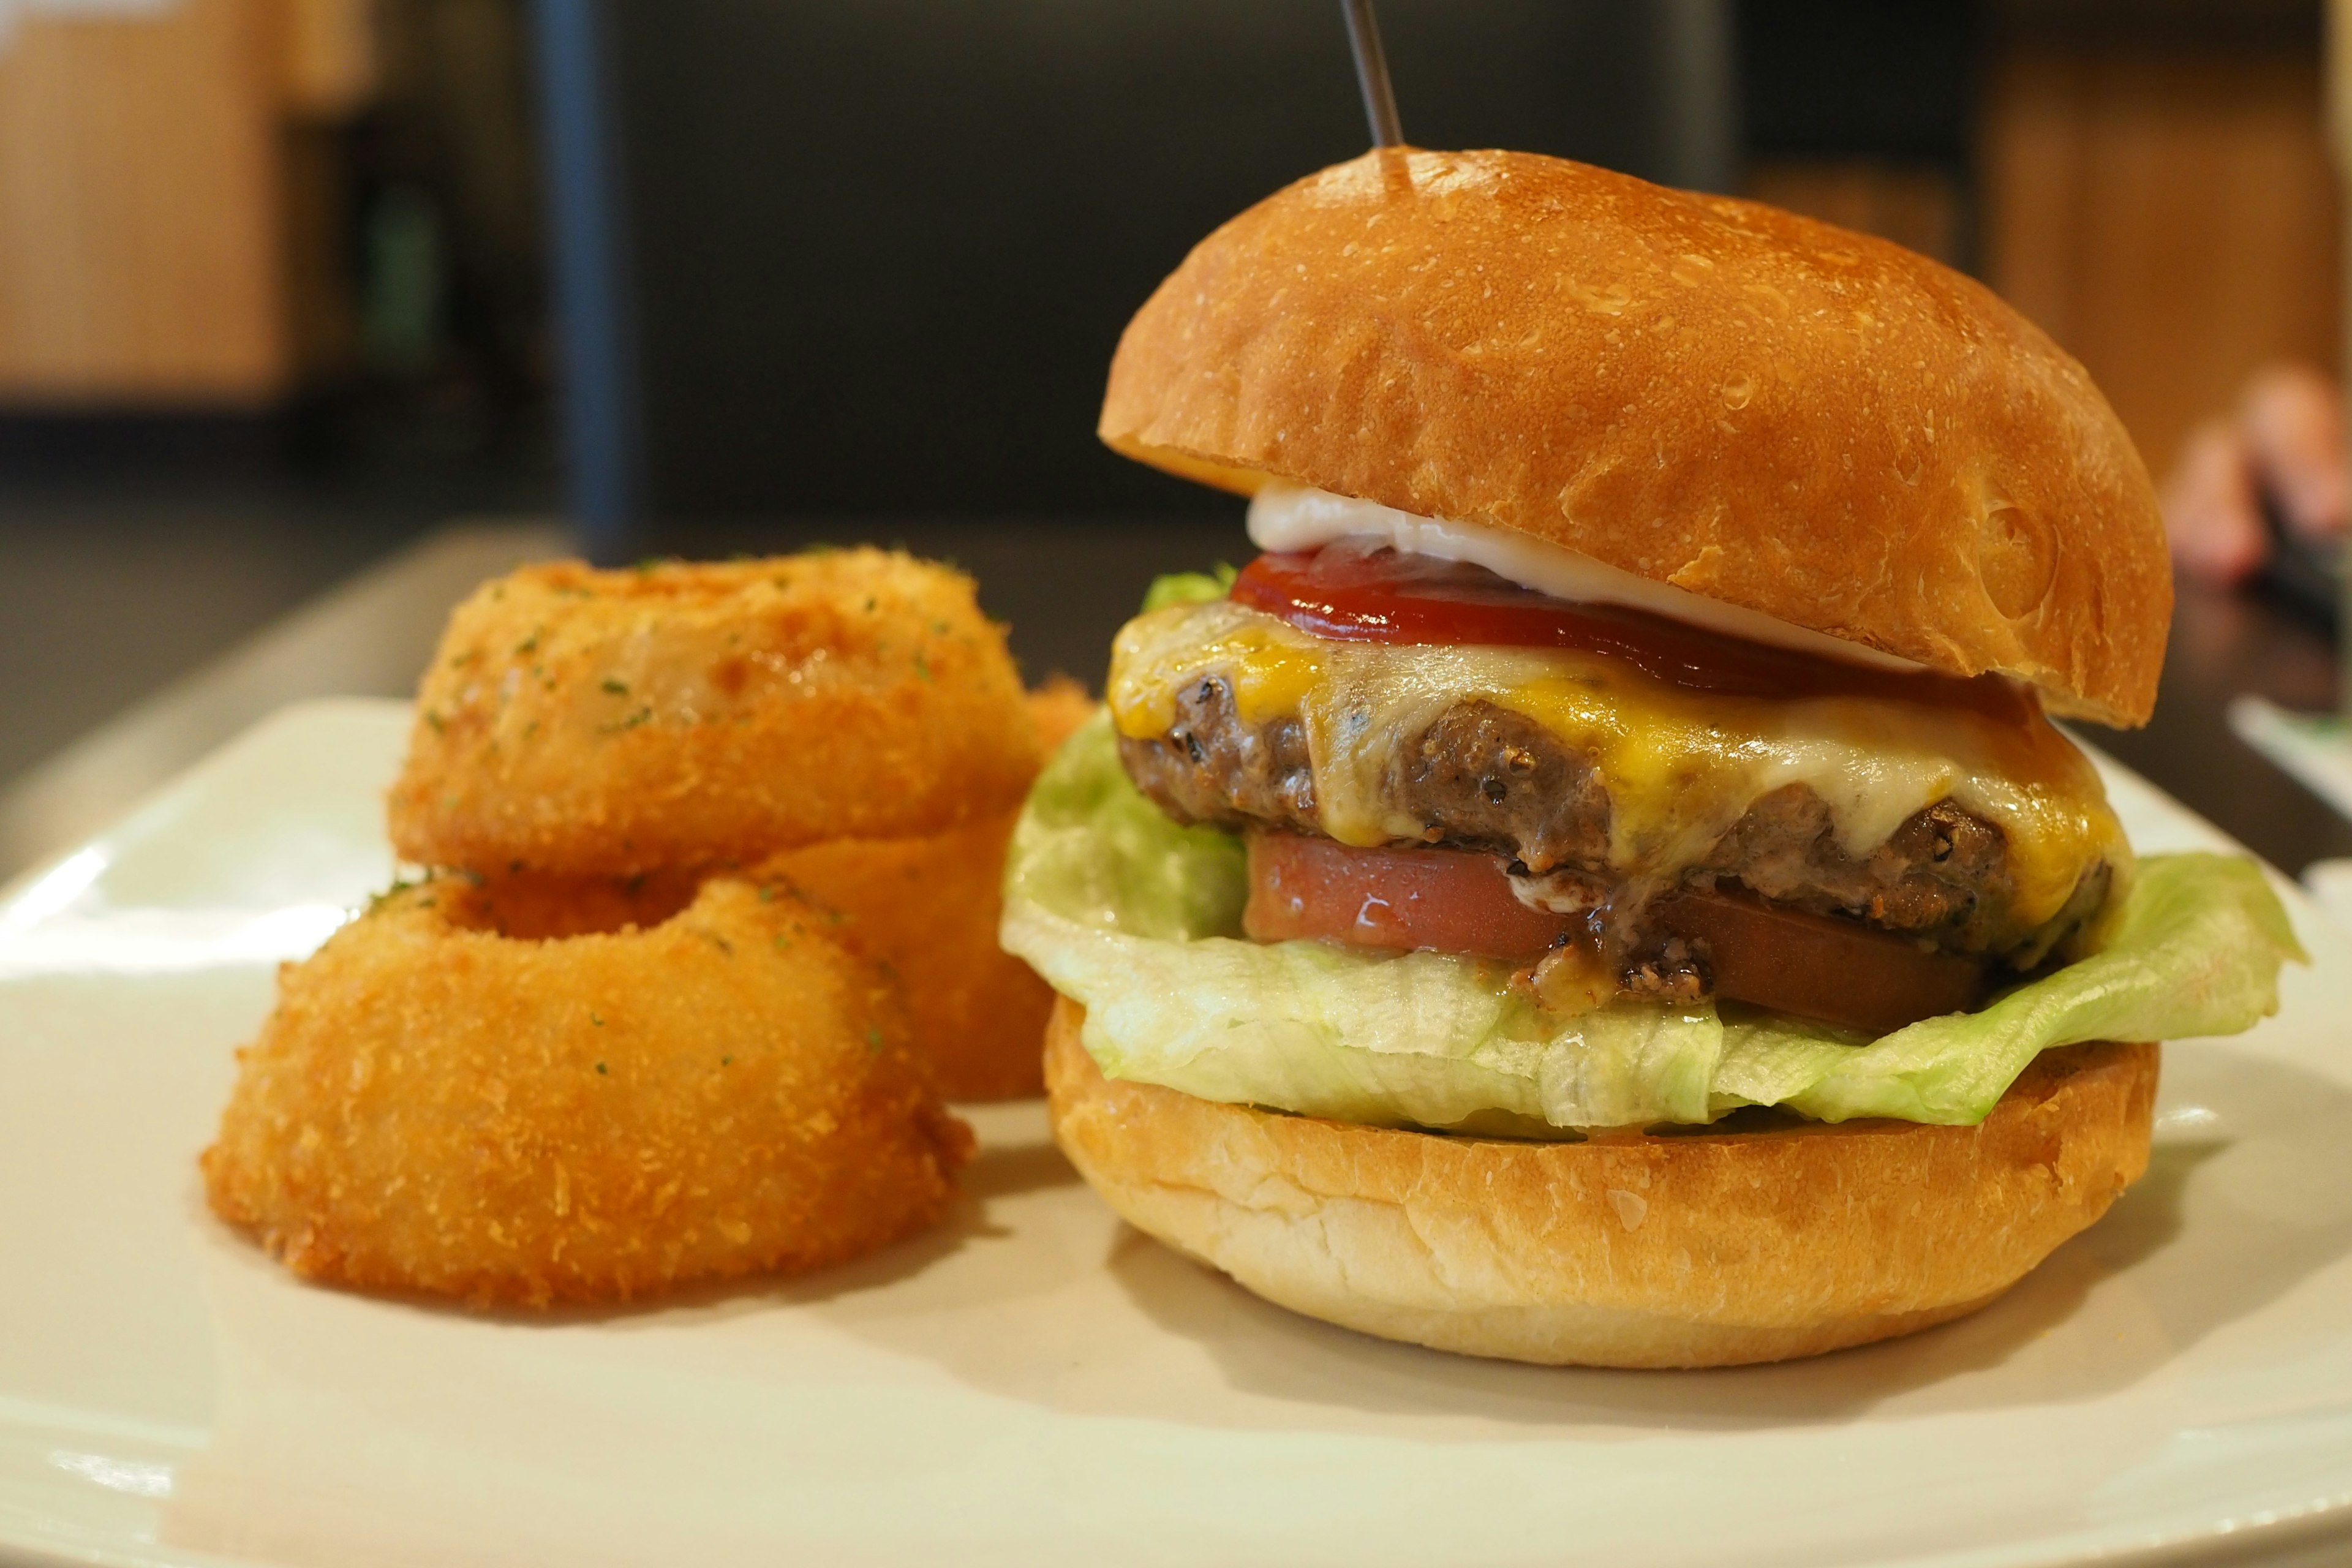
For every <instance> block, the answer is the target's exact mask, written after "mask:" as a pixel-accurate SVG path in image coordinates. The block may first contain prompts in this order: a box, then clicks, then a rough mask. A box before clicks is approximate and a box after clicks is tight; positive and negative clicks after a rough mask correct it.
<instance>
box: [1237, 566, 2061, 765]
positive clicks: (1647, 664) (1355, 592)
mask: <svg viewBox="0 0 2352 1568" xmlns="http://www.w3.org/2000/svg"><path fill="white" fill-rule="evenodd" d="M1233 597H1234V603H1236V604H1241V605H1248V606H1249V607H1250V608H1251V609H1254V610H1262V611H1264V612H1265V614H1267V615H1270V616H1280V617H1281V618H1282V619H1284V620H1286V621H1288V622H1289V623H1290V624H1291V625H1293V626H1297V627H1298V628H1299V629H1300V630H1301V631H1305V632H1310V633H1312V634H1313V635H1315V636H1317V637H1330V638H1333V639H1335V640H1338V641H1342V642H1382V643H1424V644H1441V645H1454V644H1463V643H1475V644H1486V645H1490V646H1496V647H1559V648H1578V649H1581V650H1583V651H1586V652H1590V653H1599V654H1604V655H1607V656H1609V657H1611V658H1621V659H1623V660H1624V661H1625V662H1626V663H1628V664H1630V665H1633V667H1634V668H1637V669H1640V670H1642V671H1643V673H1645V674H1647V675H1649V676H1650V677H1651V678H1653V679H1657V680H1663V681H1666V682H1668V683H1670V684H1672V685H1675V686H1680V687H1685V688H1686V689H1692V690H1698V691H1717V692H1723V693H1725V694H1727V695H1733V696H1745V697H1773V698H1792V697H1818V696H1867V697H1882V698H1889V699H1892V700H1896V701H1906V702H1927V703H1942V704H1949V705H1958V706H1963V707H1969V708H1973V709H1976V710H1979V711H1981V712H1985V713H1989V714H1991V715H1992V716H1994V717H1996V718H2001V719H2006V720H2008V721H2011V722H2015V723H2023V722H2025V721H2026V720H2027V719H2028V718H2030V717H2031V713H2032V710H2031V707H2030V706H2029V704H2030V702H2031V699H2030V698H2028V697H2027V696H2025V695H2024V694H2023V693H2022V692H2021V690H2019V689H2017V688H2016V687H2013V686H2011V684H2010V683H2009V682H2007V681H2005V680H2002V679H2000V678H1998V677H1996V676H1979V677H1978V678H1977V679H1973V680H1960V679H1955V678H1953V677H1951V676H1948V675H1936V674H1930V673H1927V672H1922V673H1919V674H1916V675H1912V674H1905V673H1902V672H1900V671H1896V670H1887V669H1874V668H1869V667H1867V666H1864V665H1859V664H1848V663H1845V662H1843V661H1842V660H1838V659H1830V658H1814V657H1812V656H1811V655H1810V654H1802V653H1797V652H1794V651H1792V650H1790V649H1788V648H1779V647H1769V646H1767V645H1765V644H1763V643H1752V642H1747V641H1744V640H1742V639H1740V638H1738V637H1725V636H1722V635H1721V634H1719V633H1717V632H1710V631H1703V630H1701V629H1700V628H1698V627H1696V626H1686V625H1685V624H1684V623H1682V622H1680V621H1674V620H1668V619H1667V618H1666V617H1664V616H1653V615H1650V614H1647V613H1646V612H1644V611H1641V610H1631V609H1627V608H1625V607H1624V606H1622V605H1601V604H1575V603H1571V602H1570V601H1568V600H1566V599H1555V598H1552V597H1550V596H1549V595H1543V594H1538V593H1537V592H1536V591H1535V590H1533V589H1531V588H1522V587H1520V586H1519V585H1518V584H1516V583H1512V582H1509V581H1508V580H1507V579H1505V578H1502V577H1499V576H1497V575H1496V574H1494V573H1492V572H1489V571H1487V570H1486V568H1485V567H1483V566H1474V565H1471V564H1470V563H1467V562H1461V561H1441V560H1438V559H1437V558H1435V557H1433V556H1428V555H1414V554H1410V553H1407V552H1402V551H1398V550H1396V549H1394V548H1392V547H1391V546H1389V545H1385V544H1380V543H1378V542H1374V541H1370V540H1357V539H1343V540H1339V541H1337V542H1333V543H1330V544H1327V545H1325V546H1324V547H1323V548H1322V549H1320V550H1314V551H1302V552H1289V553H1283V554H1267V555H1261V556H1259V557H1258V558H1257V559H1256V560H1255V561H1253V562H1251V563H1249V564H1248V565H1247V566H1245V567H1244V568H1243V569H1242V573H1241V576H1240V577H1239V579H1238V580H1236V581H1235V582H1234V587H1233Z"/></svg>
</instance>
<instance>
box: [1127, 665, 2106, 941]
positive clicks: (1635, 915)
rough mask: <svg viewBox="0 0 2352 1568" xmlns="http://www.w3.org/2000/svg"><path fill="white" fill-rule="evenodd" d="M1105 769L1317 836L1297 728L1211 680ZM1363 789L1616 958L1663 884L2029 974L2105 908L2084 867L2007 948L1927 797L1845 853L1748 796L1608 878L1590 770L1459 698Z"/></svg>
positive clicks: (1190, 818) (2000, 892)
mask: <svg viewBox="0 0 2352 1568" xmlns="http://www.w3.org/2000/svg"><path fill="white" fill-rule="evenodd" d="M1119 755H1120V759H1121V761H1122V762H1123V763H1125V765H1126V767H1127V771H1128V773H1129V776H1130V777H1131V778H1133V779H1134V781H1135V783H1136V785H1137V787H1138V788H1139V789H1141V790H1142V791H1143V793H1144V794H1145V795H1149V796H1150V798H1151V799H1152V800H1153V801H1155V802H1156V803H1158V805H1160V808H1161V809H1162V810H1163V811H1166V812H1167V813H1168V814H1169V815H1170V816H1172V817H1174V818H1176V819H1177V820H1178V821H1181V822H1185V823H1205V824H1209V825H1211V826H1218V827H1223V828H1226V829H1229V830H1240V829H1243V828H1246V827H1252V826H1260V827H1276V828H1286V829H1290V830H1292V831H1296V832H1303V833H1318V832H1320V831H1321V830H1322V821H1321V817H1320V815H1319V813H1318V808H1317V802H1316V797H1315V777H1314V771H1313V768H1312V767H1311V765H1310V763H1309V761H1308V757H1307V735H1306V731H1305V730H1304V728H1303V727H1302V726H1301V725H1300V723H1299V722H1298V721H1297V719H1295V718H1289V719H1280V720H1276V721H1270V722H1266V723H1263V724H1255V725H1253V724H1249V723H1246V722H1244V721H1243V720H1242V719H1241V717H1240V715H1239V714H1238V712H1237V711H1236V710H1235V709H1234V701H1233V696H1232V691H1231V689H1230V688H1229V687H1228V686H1227V685H1226V683H1225V682H1224V681H1223V680H1222V679H1218V678H1215V677H1209V678H1205V679H1202V680H1199V681H1197V682H1195V683H1193V684H1192V686H1190V687H1188V688H1187V689H1185V690H1184V692H1183V693H1182V694H1181V697H1180V698H1179V699H1178V702H1177V712H1176V720H1175V722H1174V723H1173V724H1171V726H1170V727H1169V729H1168V731H1166V733H1165V734H1163V735H1160V736H1157V737H1154V738H1151V739H1148V740H1137V739H1134V738H1131V737H1126V736H1122V737H1121V738H1120V740H1119ZM1381 787H1382V789H1383V790H1384V791H1385V792H1386V796H1387V804H1388V805H1390V806H1391V808H1392V809H1393V810H1394V811H1396V812H1398V813H1399V814H1402V815H1404V816H1410V817H1411V818H1412V819H1413V820H1414V821H1417V822H1420V823H1422V824H1423V835H1422V837H1423V840H1424V841H1425V842H1428V843H1432V844H1444V845H1449V846H1454V847H1464V848H1478V849H1486V850H1489V851H1491V852H1493V853H1496V854H1498V855H1504V856H1508V857H1510V858H1512V859H1513V861H1514V862H1515V864H1514V866H1513V868H1512V870H1513V875H1514V877H1515V879H1517V880H1518V882H1519V885H1520V888H1521V896H1522V897H1523V898H1528V899H1529V900H1531V901H1539V902H1541V903H1544V904H1545V905H1547V906H1548V907H1551V908H1555V909H1559V910H1597V911H1599V912H1600V913H1601V916H1602V919H1603V921H1604V922H1605V924H1606V925H1607V926H1608V927H1609V928H1611V934H1612V940H1611V941H1610V942H1609V946H1611V947H1612V948H1613V949H1615V950H1616V952H1619V953H1621V954H1627V955H1633V954H1637V953H1639V952H1641V951H1642V950H1643V948H1644V947H1645V945H1653V944H1650V943H1648V942H1646V935H1645V928H1646V924H1647V921H1646V920H1645V914H1646V911H1647V909H1648V907H1649V905H1650V904H1651V903H1653V902H1654V900H1657V899H1658V898H1660V897H1662V896H1664V895H1665V894H1667V893H1670V892H1673V891H1675V890H1676V889H1679V888H1692V887H1702V888H1713V887H1736V888H1741V889H1747V890H1748V891H1750V892H1752V893H1755V894H1757V895H1759V896H1760V897H1762V898H1764V899H1766V900H1770V901H1772V902H1774V903H1777V904H1782V905H1786V906H1789V907H1791V908H1795V909H1800V910H1807V911H1809V912H1811V913H1815V914H1824V915H1837V916H1843V917H1846V918H1850V919H1853V920H1858V921H1863V922H1864V923H1866V924H1868V925H1871V926H1874V927H1876V928H1878V929H1880V930H1884V931H1899V932H1902V933H1905V934H1906V935H1911V936H1916V937H1919V938H1921V939H1924V940H1927V941H1929V942H1933V943H1934V944H1935V945H1936V946H1937V947H1939V948H1944V949H1948V950H1951V951H1957V952H1973V953H1984V952H1989V951H1990V952H2000V954H2001V955H2002V956H2006V957H2008V958H2009V959H2010V960H2011V962H2012V963H2018V964H2020V965H2031V964H2032V963H2038V962H2040V960H2041V959H2042V956H2043V955H2044V954H2045V953H2047V952H2048V951H2049V949H2050V948H2051V946H2053V944H2054V943H2055V942H2057V941H2058V940H2060V939H2061V938H2062V937H2063V935H2064V934H2065V933H2066V931H2070V930H2071V929H2073V927H2074V926H2075V925H2077V924H2079V923H2080V922H2081V921H2083V920H2084V919H2086V918H2087V917H2088V916H2089V914H2090V913H2091V912H2092V911H2093V910H2096V909H2097V908H2098V905H2099V903H2100V901H2101V900H2102V899H2103V898H2104V897H2105V888H2106V879H2107V868H2106V867H2105V866H2104V865H2102V866H2100V867H2097V868H2095V869H2094V870H2093V871H2092V872H2091V873H2090V874H2088V875H2086V876H2085V877H2084V879H2083V885H2081V886H2079V887H2077V889H2075V896H2074V898H2073V899H2072V900H2070V901H2069V903H2068V905H2067V908H2066V910H2064V911H2063V912H2062V913H2061V914H2060V916H2059V917H2058V918H2057V919H2056V920H2055V921H2051V922H2048V923H2046V924H2045V925H2043V926H2042V928H2041V929H2040V930H2038V931H2034V932H2032V933H2031V934H2030V935H2028V936H2027V937H2025V938H2024V939H2023V940H2020V938H2019V936H2018V934H2017V932H2016V930H2015V925H2014V922H2013V921H2011V920H2010V919H2009V918H2008V910H2009V906H2010V904H2011V900H2013V899H2014V897H2015V892H2016V888H2015V881H2014V878H2013V877H2012V875H2011V868H2010V866H2009V845H2008V840H2007V838H2006V837H2005V836H2004V835H2003V834H2002V832H2001V830H2000V828H1999V827H1998V826H1995V825H1993V824H1992V823H1990V822H1987V821H1986V820H1985V819H1984V818H1982V817H1980V816H1976V815H1974V814H1973V813H1970V812H1969V811H1967V810H1964V809H1963V808H1961V807H1960V806H1959V805H1956V804H1954V803H1953V802H1952V801H1950V800H1948V799H1947V800H1941V801H1937V803H1936V804H1934V805H1930V806H1928V807H1927V809H1926V810H1924V811H1919V812H1916V813H1914V814H1913V815H1912V816H1910V817H1909V818H1908V819H1907V820H1906V821H1905V822H1904V823H1903V824H1902V826H1899V827H1897V828H1896V829H1895V832H1894V833H1893V834H1891V835H1890V836H1889V837H1887V839H1886V841H1885V843H1884V844H1882V845H1880V846H1879V847H1876V848H1875V849H1873V850H1871V851H1870V852H1869V853H1867V854H1865V855H1862V856H1859V857H1857V856H1853V855H1849V854H1848V853H1847V852H1846V851H1845V849H1844V847H1843V846H1842V845H1840V844H1839V842H1838V838H1837V835H1836V834H1835V832H1834V831H1832V822H1831V817H1830V808H1829V804H1828V802H1826V801H1824V800H1822V797H1821V796H1820V795H1816V794H1815V793H1814V792H1813V791H1812V790H1811V788H1810V787H1809V786H1807V785H1804V784H1790V785H1788V786H1786V787H1784V788H1781V789H1779V790H1775V791H1773V792H1772V793H1771V794H1769V795H1764V796H1762V797H1761V798H1759V800H1757V801H1756V802H1755V803H1754V804H1753V805H1750V806H1749V807H1748V811H1747V813H1746V814H1745V815H1744V816H1741V817H1740V818H1739V819H1738V821H1737V822H1736V823H1734V824H1733V825H1732V826H1731V827H1730V828H1729V830H1728V831H1727V832H1726V833H1725V834H1724V835H1723V837H1721V838H1720V839H1718V840H1717V843H1716V844H1715V846H1714V847H1713V849H1712V850H1711V851H1710V852H1709V853H1708V854H1707V855H1706V857H1705V858H1703V859H1702V860H1700V861H1699V862H1698V863H1696V864H1695V865H1693V866H1691V867H1689V868H1686V869H1685V870H1684V871H1683V872H1682V873H1681V874H1680V876H1679V877H1675V878H1670V879H1649V880H1647V881H1643V882H1641V883H1638V884H1636V883H1627V882H1623V881H1621V880H1619V879H1617V876H1616V874H1615V873H1614V872H1612V870H1611V869H1610V866H1609V821H1610V802H1609V792H1608V789H1607V787H1606V786H1605V784H1603V782H1602V781H1601V777H1600V776H1599V774H1598V773H1596V772H1595V770H1594V768H1593V766H1592V760H1591V757H1589V756H1587V755H1585V754H1584V753H1583V752H1580V751H1578V750H1576V749H1575V748H1572V747H1570V746H1568V745H1565V744H1564V743H1562V742H1560V741H1559V739H1558V738H1557V737H1555V736H1554V735H1552V734H1551V733H1550V732H1549V731H1547V730H1545V729H1544V728H1543V727H1542V726H1541V725H1539V724H1537V723H1536V722H1535V721H1532V720H1529V719H1528V718H1526V717H1524V716H1522V715H1520V714H1517V713H1515V712H1512V711H1511V710H1507V709H1505V708H1502V707H1499V706H1497V705H1496V704H1494V703H1491V702H1485V701H1479V700H1467V701H1463V702H1459V703H1456V704H1454V706H1452V707H1450V708H1448V709H1446V710H1444V712H1442V713H1441V714H1440V715H1439V716H1438V717H1437V719H1436V720H1435V721H1433V722H1432V723H1431V724H1430V725H1429V727H1428V728H1427V729H1426V730H1424V731H1423V732H1422V733H1421V734H1420V735H1418V736H1415V737H1412V738H1411V739H1410V740H1408V741H1407V742H1405V743H1404V744H1403V745H1402V746H1400V747H1399V748H1398V749H1397V751H1396V752H1395V753H1394V754H1393V755H1392V757H1391V760H1390V763H1389V766H1388V769H1387V772H1386V773H1385V776H1384V777H1383V779H1382V780H1381Z"/></svg>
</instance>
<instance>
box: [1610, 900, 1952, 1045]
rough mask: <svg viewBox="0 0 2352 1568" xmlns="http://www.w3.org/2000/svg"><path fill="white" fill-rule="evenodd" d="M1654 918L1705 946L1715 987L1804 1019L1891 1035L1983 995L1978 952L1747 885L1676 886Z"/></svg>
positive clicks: (1722, 992) (1719, 991)
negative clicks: (1739, 888) (1776, 899)
mask: <svg viewBox="0 0 2352 1568" xmlns="http://www.w3.org/2000/svg"><path fill="white" fill-rule="evenodd" d="M1652 919H1653V920H1654V921H1655V922H1656V925H1657V928H1658V929H1659V930H1661V931H1670V932H1672V933H1673V934H1675V936H1679V937H1683V938H1685V939H1686V940H1695V941H1696V942H1704V943H1705V944H1706V962H1707V968H1708V971H1709V973H1710V974H1711V975H1712V977H1713V979H1714V981H1715V994H1717V995H1718V996H1728V997H1730V998H1731V999H1732V1000H1733V1001H1735V1002H1752V1003H1754V1004H1756V1005H1758V1006H1759V1007H1769V1008H1771V1009H1772V1010H1773V1011H1775V1012H1779V1013H1791V1014H1794V1015H1795V1016H1798V1017H1801V1018H1818V1019H1820V1020H1821V1021H1822V1022H1823V1023H1825V1024H1836V1025H1840V1026H1843V1027H1845V1028H1849V1029H1861V1030H1863V1031H1864V1032H1866V1033H1868V1034H1872V1035H1885V1034H1892V1033H1893V1032H1894V1031H1895V1030H1896V1029H1899V1028H1901V1027H1903V1026H1905V1025H1906V1024H1916V1023H1917V1022H1918V1021H1919V1020H1920V1019H1922V1018H1933V1017H1936V1016H1938V1015H1940V1014H1944V1013H1965V1012H1967V1011H1969V1009H1971V1008H1973V1007H1974V1006H1976V1005H1977V1004H1978V1003H1979V1002H1981V1001H1982V1000H1983V999H1984V988H1985V985H1984V963H1983V961H1982V960H1980V959H1975V958H1970V957H1968V956H1966V955H1965V954H1961V953H1956V952H1933V951H1923V950H1922V949H1921V948H1920V946H1919V945H1918V943H1917V942H1916V941H1914V940H1913V939H1911V938H1908V937H1903V936H1898V935H1896V934H1895V932H1893V931H1874V930H1873V929H1872V928H1870V927H1869V926H1865V925H1858V924H1856V923H1855V922H1853V921H1842V920H1833V919H1832V918H1831V917H1829V916H1827V915H1816V914H1809V913H1807V912H1806V911H1804V910H1790V909H1782V908H1780V907H1779V906H1777V905H1774V904H1768V903H1766V902H1765V901H1764V900H1761V899H1759V898H1756V897H1754V896H1753V895H1750V894H1747V893H1727V892H1722V891H1714V892H1705V893H1682V894H1677V895H1675V897H1673V898H1670V899H1665V900H1661V901H1660V903H1659V904H1658V906H1657V907H1656V909H1655V910H1654V911H1653V914H1652Z"/></svg>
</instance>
